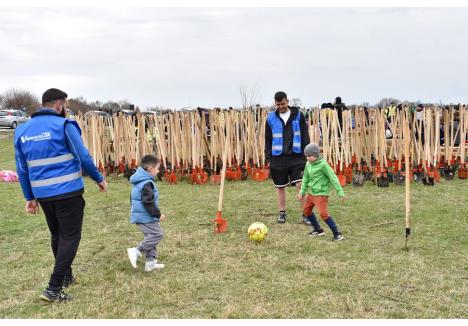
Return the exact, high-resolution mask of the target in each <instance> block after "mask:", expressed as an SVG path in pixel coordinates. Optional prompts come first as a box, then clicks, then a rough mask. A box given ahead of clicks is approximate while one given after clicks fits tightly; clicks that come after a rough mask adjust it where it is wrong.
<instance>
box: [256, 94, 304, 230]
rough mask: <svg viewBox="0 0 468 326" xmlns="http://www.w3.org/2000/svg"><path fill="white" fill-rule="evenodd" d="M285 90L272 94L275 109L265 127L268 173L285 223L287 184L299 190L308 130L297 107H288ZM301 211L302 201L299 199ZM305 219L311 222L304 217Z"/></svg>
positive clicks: (280, 215) (281, 221)
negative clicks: (273, 95) (268, 163)
mask: <svg viewBox="0 0 468 326" xmlns="http://www.w3.org/2000/svg"><path fill="white" fill-rule="evenodd" d="M288 104H289V101H288V97H287V95H286V93H284V92H277V93H276V94H275V105H276V111H273V112H270V113H269V114H268V118H267V122H266V126H265V157H266V159H267V161H269V162H270V172H271V177H272V178H273V183H274V185H275V187H276V193H277V199H278V208H279V217H278V223H285V222H286V218H287V213H286V187H287V186H288V185H296V189H297V193H299V191H300V190H301V181H302V174H303V172H304V166H305V163H306V158H305V156H304V148H305V147H306V146H307V144H309V142H310V138H309V132H308V128H307V124H306V121H305V118H304V116H303V115H302V113H301V112H300V111H299V109H298V108H297V107H290V106H289V105H288ZM300 204H301V211H302V206H303V201H302V200H301V201H300ZM303 219H304V222H306V223H307V224H310V222H309V221H308V220H307V219H306V218H304V217H303Z"/></svg>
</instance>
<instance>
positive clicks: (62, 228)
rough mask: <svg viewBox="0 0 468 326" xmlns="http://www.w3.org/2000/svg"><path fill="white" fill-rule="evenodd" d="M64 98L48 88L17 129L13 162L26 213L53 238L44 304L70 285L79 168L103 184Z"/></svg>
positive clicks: (79, 216)
mask: <svg viewBox="0 0 468 326" xmlns="http://www.w3.org/2000/svg"><path fill="white" fill-rule="evenodd" d="M66 101H67V94H66V93H65V92H62V91H61V90H59V89H56V88H51V89H48V90H47V91H46V92H45V93H44V94H43V95H42V108H40V109H39V110H38V111H37V112H36V113H34V114H33V115H32V119H31V120H29V121H28V122H27V123H25V124H24V125H21V126H20V127H18V128H17V129H16V131H15V140H14V145H15V160H16V170H17V172H18V177H19V181H20V184H21V188H22V190H23V194H24V197H25V198H26V212H28V213H30V214H36V213H38V212H39V205H40V206H41V207H42V210H43V211H44V215H45V217H46V220H47V225H48V227H49V230H50V234H51V246H52V252H53V254H54V257H55V266H54V270H53V272H52V275H51V277H50V281H49V285H48V287H47V288H46V289H45V290H44V292H42V294H41V296H40V298H41V299H42V300H44V301H48V302H56V301H69V300H71V299H72V297H71V296H70V295H68V294H66V293H64V291H63V289H64V288H66V287H68V286H69V285H71V284H72V283H73V282H74V280H75V279H74V276H73V274H72V269H71V265H72V263H73V260H74V259H75V256H76V252H77V251H78V246H79V244H80V239H81V227H82V222H83V211H84V206H85V201H84V199H83V196H82V195H83V192H84V183H83V178H82V177H81V169H84V170H85V171H86V173H88V175H89V176H90V177H91V178H92V179H93V180H94V181H95V182H96V183H97V185H98V186H99V188H100V190H101V191H106V189H107V184H106V181H104V178H103V176H102V175H101V174H100V173H99V171H98V169H97V168H96V166H95V165H94V162H93V159H92V157H91V156H90V155H89V153H88V150H87V149H86V147H85V146H84V145H83V142H82V140H81V130H80V128H79V127H78V124H77V123H76V122H75V121H73V120H68V119H66V118H65V115H66V111H65V105H66Z"/></svg>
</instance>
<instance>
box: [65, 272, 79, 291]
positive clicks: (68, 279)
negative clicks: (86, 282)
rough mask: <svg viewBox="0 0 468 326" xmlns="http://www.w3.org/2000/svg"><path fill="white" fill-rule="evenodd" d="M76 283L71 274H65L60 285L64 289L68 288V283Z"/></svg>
mask: <svg viewBox="0 0 468 326" xmlns="http://www.w3.org/2000/svg"><path fill="white" fill-rule="evenodd" d="M75 283H76V278H75V277H74V276H73V275H67V276H65V277H64V278H63V283H62V287H63V288H64V289H66V288H68V287H69V286H70V285H72V284H75Z"/></svg>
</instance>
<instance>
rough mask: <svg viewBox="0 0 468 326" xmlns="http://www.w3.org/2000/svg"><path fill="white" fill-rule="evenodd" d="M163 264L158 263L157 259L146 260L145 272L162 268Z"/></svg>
mask: <svg viewBox="0 0 468 326" xmlns="http://www.w3.org/2000/svg"><path fill="white" fill-rule="evenodd" d="M164 266H165V265H164V264H158V263H157V260H151V261H147V262H146V263H145V272H152V271H154V270H155V269H163V268H164Z"/></svg>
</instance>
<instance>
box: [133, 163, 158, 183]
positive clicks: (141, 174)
mask: <svg viewBox="0 0 468 326" xmlns="http://www.w3.org/2000/svg"><path fill="white" fill-rule="evenodd" d="M142 181H154V177H153V176H152V175H151V174H150V173H148V172H146V171H145V170H144V169H143V168H141V167H139V168H138V169H137V170H136V172H135V174H134V175H132V176H131V177H130V183H131V184H137V183H139V182H142Z"/></svg>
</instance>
